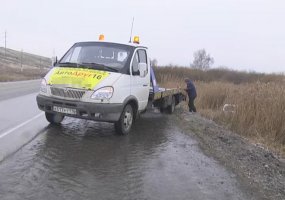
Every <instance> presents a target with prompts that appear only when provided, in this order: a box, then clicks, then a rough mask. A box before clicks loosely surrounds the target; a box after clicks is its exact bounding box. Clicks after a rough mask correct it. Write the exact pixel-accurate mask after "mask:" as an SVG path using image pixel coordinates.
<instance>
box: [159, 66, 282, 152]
mask: <svg viewBox="0 0 285 200" xmlns="http://www.w3.org/2000/svg"><path fill="white" fill-rule="evenodd" d="M159 70H161V69H160V68H159V69H158V70H157V69H156V75H157V76H158V82H159V83H160V84H162V85H163V86H165V87H177V86H180V87H185V84H184V82H183V78H184V77H185V76H188V77H191V76H189V74H191V72H193V71H194V74H195V73H196V74H198V73H201V74H204V75H203V76H204V77H208V76H210V75H211V73H210V75H209V74H207V73H208V72H204V71H201V72H199V71H197V70H192V69H186V68H182V69H180V70H179V68H163V73H160V72H159ZM167 70H169V72H168V73H167ZM176 71H177V73H176ZM181 71H183V72H184V73H181ZM224 71H225V74H229V71H227V70H224ZM220 73H221V74H222V72H220ZM233 73H235V76H237V77H235V79H234V80H232V81H229V80H225V79H223V78H220V79H218V78H216V81H209V78H208V79H207V80H202V78H201V77H202V75H201V76H200V79H198V81H195V84H196V87H197V92H198V97H197V100H196V105H197V108H198V112H200V113H201V114H202V115H203V116H206V117H208V118H210V119H212V120H214V121H216V122H218V123H220V124H223V125H224V126H227V127H228V128H230V129H231V130H233V131H235V132H237V133H239V134H240V135H242V136H245V137H247V138H249V139H251V140H252V141H254V142H256V143H262V144H263V145H265V146H267V147H269V148H271V149H273V150H275V151H276V152H279V153H281V154H283V155H285V81H284V76H282V75H260V74H254V75H252V74H247V75H244V74H243V73H241V76H242V77H250V80H246V79H245V80H244V81H241V82H239V84H235V82H236V80H243V78H241V77H238V73H237V72H233ZM227 76H229V75H227ZM220 77H224V76H220ZM253 77H259V78H258V79H256V80H255V81H254V79H255V78H253ZM214 78H215V77H212V79H214ZM225 104H232V105H235V109H234V110H233V112H224V111H223V106H224V105H225Z"/></svg>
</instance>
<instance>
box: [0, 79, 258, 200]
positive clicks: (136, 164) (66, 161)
mask: <svg viewBox="0 0 285 200" xmlns="http://www.w3.org/2000/svg"><path fill="white" fill-rule="evenodd" d="M33 84H34V86H35V87H37V86H36V84H35V83H33ZM33 84H31V85H33ZM18 86H19V85H18ZM18 86H17V87H18ZM9 87H10V86H9V84H8V85H7V87H6V88H9ZM31 88H32V87H29V89H28V91H33V90H32V89H31ZM18 89H19V90H20V91H25V89H26V86H23V87H20V86H19V87H18ZM18 89H15V90H14V91H15V92H16V91H18ZM0 91H1V93H0V98H3V96H5V99H6V100H4V101H0V109H1V115H3V116H5V115H6V114H7V115H8V116H9V117H6V118H5V119H6V120H7V121H9V123H6V122H2V120H1V122H0V126H1V129H3V128H2V127H3V126H4V125H5V124H9V126H8V125H7V126H6V127H5V130H4V131H6V132H7V129H9V128H11V126H13V127H15V126H17V124H18V123H21V120H23V121H25V120H27V118H30V119H31V118H32V117H33V116H35V115H38V112H39V111H38V110H37V107H36V106H35V102H34V101H35V99H34V97H35V95H36V94H35V93H32V94H27V93H29V92H26V93H24V94H25V95H24V96H20V97H19V95H18V94H14V93H13V92H9V91H4V95H3V94H2V92H3V90H0ZM1 96H2V97H1ZM15 96H18V97H16V98H14V97H15ZM12 97H13V98H12ZM15 102H22V103H19V105H21V106H20V107H21V109H22V111H21V113H20V114H18V115H19V116H17V117H16V118H15V120H16V122H14V123H13V119H14V116H15V115H9V114H8V111H9V108H11V110H13V111H14V112H17V109H20V108H19V107H17V106H16V105H14V104H15ZM15 107H16V108H15ZM2 109H4V110H5V113H4V112H2ZM8 118H9V120H8ZM41 120H42V121H44V119H41ZM41 123H42V124H44V123H45V122H40V123H39V122H37V124H41ZM42 128H43V129H42V130H43V131H39V132H38V133H37V137H36V138H34V139H33V140H32V141H31V142H29V143H28V144H27V145H25V146H24V147H23V148H21V149H20V150H19V151H17V152H16V153H15V154H13V155H11V156H10V157H8V158H6V159H5V160H4V161H2V162H0V199H1V200H10V199H13V200H14V199H15V200H17V199H21V200H22V199H42V200H45V199H54V200H55V199H76V200H78V199H164V200H167V199H170V200H174V199H183V200H184V199H185V200H190V199H193V200H200V199H201V200H202V199H203V200H205V199H217V200H223V199H225V200H228V199H255V198H254V196H252V194H251V193H250V191H248V190H247V188H243V186H242V184H241V182H240V181H239V180H238V179H237V177H236V176H235V175H234V174H233V173H231V172H230V171H228V170H227V169H226V168H225V167H223V166H222V165H220V164H219V163H218V162H217V161H215V160H214V159H213V158H210V157H207V156H206V155H204V154H203V152H202V151H201V150H200V148H199V144H198V142H197V141H196V140H194V139H193V138H191V137H190V136H189V135H187V134H184V133H183V132H182V131H181V130H180V129H179V127H177V125H176V124H175V123H174V122H173V117H172V116H169V115H162V114H160V113H157V112H151V113H147V114H145V115H144V116H142V117H141V119H139V121H137V122H136V124H135V126H134V129H133V131H132V132H131V134H130V135H128V136H118V135H116V134H115V132H114V129H113V125H112V124H108V123H97V122H92V121H86V120H78V119H71V118H67V119H65V121H64V122H63V124H62V125H61V126H58V127H53V126H49V125H48V126H47V125H43V127H42ZM30 131H31V132H33V131H36V130H34V129H33V124H32V125H31V126H30ZM1 132H3V130H2V131H0V137H1ZM0 140H1V139H0ZM10 145H13V144H10Z"/></svg>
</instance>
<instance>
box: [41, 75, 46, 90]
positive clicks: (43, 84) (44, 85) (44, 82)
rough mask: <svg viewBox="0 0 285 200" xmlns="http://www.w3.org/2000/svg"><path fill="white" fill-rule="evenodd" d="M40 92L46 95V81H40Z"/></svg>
mask: <svg viewBox="0 0 285 200" xmlns="http://www.w3.org/2000/svg"><path fill="white" fill-rule="evenodd" d="M40 91H41V92H43V93H47V82H46V79H44V78H43V79H42V82H41V88H40Z"/></svg>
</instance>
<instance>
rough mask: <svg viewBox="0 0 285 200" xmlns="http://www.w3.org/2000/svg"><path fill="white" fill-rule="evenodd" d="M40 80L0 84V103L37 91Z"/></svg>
mask: <svg viewBox="0 0 285 200" xmlns="http://www.w3.org/2000/svg"><path fill="white" fill-rule="evenodd" d="M40 82H41V80H31V81H18V82H2V83H1V82H0V101H1V100H6V99H11V98H15V97H20V96H24V95H27V94H31V93H35V92H38V91H39V88H40Z"/></svg>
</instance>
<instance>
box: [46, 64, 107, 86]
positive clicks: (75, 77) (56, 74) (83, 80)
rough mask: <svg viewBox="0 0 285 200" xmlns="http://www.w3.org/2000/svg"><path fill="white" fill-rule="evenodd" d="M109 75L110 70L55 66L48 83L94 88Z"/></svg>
mask: <svg viewBox="0 0 285 200" xmlns="http://www.w3.org/2000/svg"><path fill="white" fill-rule="evenodd" d="M109 75H110V73H109V72H104V71H99V70H94V69H83V68H67V67H55V68H54V69H53V72H52V74H51V76H50V78H49V80H48V84H50V85H54V84H56V85H68V86H71V87H74V88H81V89H89V90H92V89H94V87H95V86H96V85H98V84H99V83H100V82H101V81H102V80H104V79H105V78H106V77H108V76H109Z"/></svg>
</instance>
